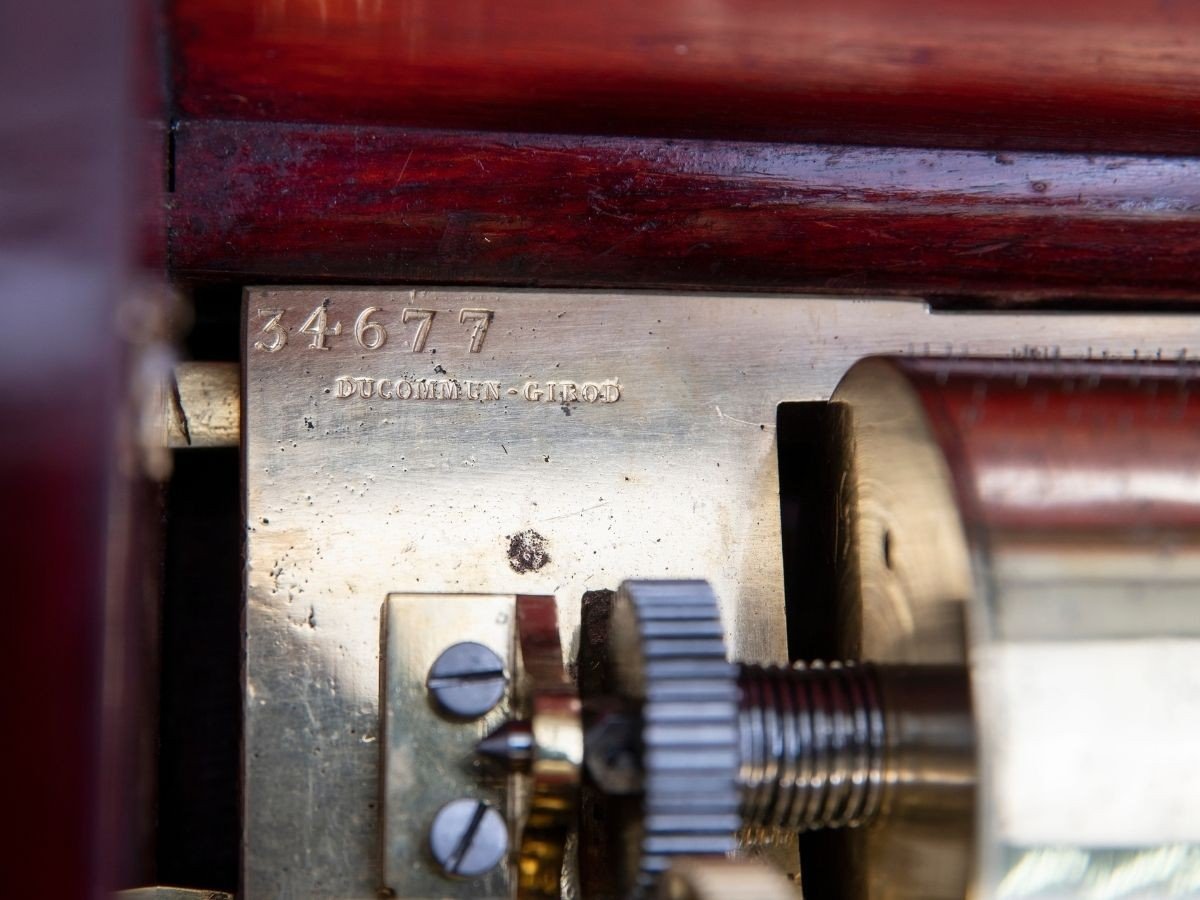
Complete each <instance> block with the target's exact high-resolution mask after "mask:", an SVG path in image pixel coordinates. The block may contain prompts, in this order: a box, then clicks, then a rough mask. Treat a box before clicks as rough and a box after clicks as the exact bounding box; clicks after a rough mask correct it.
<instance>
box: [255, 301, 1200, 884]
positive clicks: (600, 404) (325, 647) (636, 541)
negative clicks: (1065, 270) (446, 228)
mask: <svg viewBox="0 0 1200 900" xmlns="http://www.w3.org/2000/svg"><path fill="white" fill-rule="evenodd" d="M1198 346H1200V319H1198V318H1196V317H1192V316H1167V315H1161V316H1137V317H1129V316H1119V315H1048V314H1047V315H1019V314H990V313H989V314H979V315H972V314H954V315H939V314H931V313H930V312H929V311H928V310H927V308H926V307H925V306H923V305H922V304H919V303H912V302H900V301H891V302H884V301H869V300H834V299H822V298H803V297H771V296H748V297H736V298H735V297H726V296H703V295H693V296H687V297H680V296H678V295H676V296H669V295H664V294H626V295H621V294H611V293H607V294H601V293H565V292H557V293H556V292H542V291H501V292H496V291H473V290H472V291H463V290H420V291H409V290H396V289H389V290H377V289H337V290H322V289H316V288H295V289H291V288H264V289H254V290H251V291H249V292H248V294H247V328H246V346H245V356H246V385H245V391H246V393H245V401H246V406H245V421H246V433H245V435H244V447H245V454H246V490H247V500H246V512H247V528H248V535H247V576H246V577H247V585H246V587H247V614H246V664H245V673H246V705H245V710H246V712H245V716H246V719H245V757H244V768H245V771H244V798H245V815H244V823H245V824H244V828H245V835H244V843H243V846H244V858H243V873H244V886H245V895H246V897H247V898H248V900H258V898H265V897H272V898H273V897H281V896H317V897H332V896H337V897H340V898H352V897H353V898H370V897H374V896H375V895H376V892H377V891H378V889H379V888H380V886H381V883H382V876H381V874H380V873H381V871H382V868H383V861H382V860H381V859H380V856H379V853H380V851H379V848H380V847H381V846H382V841H381V840H380V838H381V835H380V828H381V824H380V821H381V817H380V812H379V810H378V808H377V804H378V796H379V788H380V780H379V774H378V773H379V765H380V755H379V752H378V746H377V743H376V738H377V736H378V735H379V714H380V697H379V675H378V671H379V669H378V666H379V643H378V641H379V628H380V609H381V606H382V604H383V601H384V598H385V596H386V595H387V594H388V593H389V592H390V591H396V590H406V591H433V592H443V593H458V592H469V593H483V594H496V593H500V594H513V593H516V592H522V593H547V594H548V593H554V594H556V595H557V596H558V597H559V603H560V606H559V622H560V628H561V633H562V636H563V646H564V648H566V649H567V652H568V656H572V657H573V656H574V650H573V648H574V647H575V646H576V642H577V636H576V629H577V627H578V622H579V602H580V598H581V596H582V595H583V593H584V591H585V590H589V589H601V588H609V589H613V588H615V587H616V586H617V584H618V583H619V582H620V581H621V580H622V579H624V578H626V577H630V576H633V575H636V576H638V577H649V578H653V577H659V578H673V577H680V576H681V575H682V576H686V575H694V574H698V573H702V574H703V575H704V577H706V578H708V579H710V581H711V582H712V583H713V587H714V588H715V590H716V593H717V595H718V596H719V597H720V598H721V602H722V615H723V618H724V621H725V623H726V627H727V629H728V644H729V646H730V651H731V654H732V655H734V656H735V657H736V658H739V659H743V660H746V661H748V662H756V663H774V662H783V661H786V657H787V654H786V646H785V635H786V629H785V627H784V609H783V603H782V598H783V584H782V582H783V579H782V565H781V561H780V552H779V548H780V521H779V505H778V490H779V481H778V462H777V459H776V449H775V435H774V426H775V413H776V406H777V405H778V404H779V403H780V402H783V401H796V400H825V399H828V398H829V396H830V393H831V392H832V390H833V388H834V385H835V384H836V383H837V381H838V379H839V378H840V377H841V376H842V374H843V373H844V372H845V371H846V369H847V368H848V367H849V366H850V365H851V363H853V362H854V361H855V360H856V359H858V358H859V357H861V356H864V355H869V354H874V353H881V352H901V353H903V352H932V353H956V354H989V355H1006V356H1007V355H1044V356H1055V355H1061V356H1079V357H1083V356H1086V355H1088V354H1089V353H1093V354H1096V355H1099V354H1100V353H1108V354H1111V355H1116V356H1119V355H1132V354H1133V353H1135V352H1136V353H1138V354H1140V355H1142V356H1148V357H1153V356H1155V355H1156V354H1161V355H1164V356H1168V357H1176V356H1178V355H1180V354H1185V355H1187V354H1190V353H1192V352H1193V349H1194V348H1196V347H1198ZM414 351H416V352H414ZM430 627H431V628H434V632H433V633H434V635H436V637H437V638H438V640H439V642H440V644H439V646H437V647H436V648H433V649H432V650H431V652H433V653H434V654H436V652H440V650H441V649H443V648H444V647H445V646H446V645H447V644H448V643H451V642H453V641H455V640H460V639H463V637H464V635H461V634H457V633H455V632H454V630H453V629H449V630H447V626H444V625H443V626H434V625H431V626H430ZM430 662H432V657H430V658H428V659H426V660H425V661H424V668H423V669H422V670H421V672H420V675H419V678H418V679H417V681H418V682H419V683H423V679H424V677H425V674H426V672H427V670H428V665H429V663H430ZM421 690H422V691H423V684H421ZM396 714H397V715H398V716H400V718H399V719H398V720H397V722H396V724H398V725H400V724H402V725H404V726H405V727H409V725H410V724H412V723H415V722H417V721H418V720H419V719H420V718H421V717H422V716H424V715H426V714H430V715H432V714H431V713H429V710H428V707H427V706H426V705H424V699H423V698H422V699H421V701H420V702H418V703H414V704H411V710H406V708H403V707H397V710H396ZM410 715H411V716H412V717H414V718H413V719H412V720H411V723H410V720H409V718H408V716H410ZM482 721H484V722H487V721H488V720H487V719H486V718H485V720H482ZM495 724H497V721H492V722H491V725H493V726H494V725H495ZM459 727H461V726H459ZM481 736H482V734H481V733H476V734H475V735H474V740H477V739H478V738H479V737H481ZM473 742H474V741H473V740H472V743H473ZM408 790H409V791H410V792H411V793H407V794H406V793H405V792H404V790H403V789H399V788H398V789H397V791H398V793H397V796H403V797H405V798H406V802H415V801H416V799H417V798H419V792H420V790H421V785H420V784H415V785H410V786H409V788H408ZM416 833H417V834H418V835H419V836H423V835H424V833H425V828H424V826H422V827H421V828H418V829H416ZM415 895H416V896H422V895H421V894H415ZM424 896H429V894H426V895H424ZM435 896H440V895H435ZM472 896H478V894H475V895H472Z"/></svg>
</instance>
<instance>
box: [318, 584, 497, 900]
mask: <svg viewBox="0 0 1200 900" xmlns="http://www.w3.org/2000/svg"><path fill="white" fill-rule="evenodd" d="M514 601H515V598H514V597H512V596H511V595H510V596H473V595H439V594H392V595H390V596H389V597H388V598H387V605H386V612H385V617H384V636H383V648H384V680H383V697H382V703H383V711H384V716H383V735H382V747H381V746H379V745H378V744H376V743H375V734H376V733H375V732H364V733H363V735H362V738H360V740H362V739H363V738H366V739H367V746H369V747H370V749H371V751H372V754H373V755H374V757H375V760H374V761H375V765H376V766H379V767H381V770H382V772H383V810H382V813H383V816H382V821H383V860H382V871H381V872H378V873H377V874H376V875H375V879H376V892H377V893H378V888H379V887H380V886H382V887H386V888H387V889H388V890H390V891H392V892H394V893H395V894H396V896H399V897H471V898H496V900H499V898H507V897H508V896H509V890H510V888H509V872H508V868H507V867H506V866H500V867H497V868H492V867H490V866H488V867H485V868H484V870H483V873H482V874H478V875H472V876H471V877H465V876H466V875H467V874H468V873H472V872H475V871H476V867H477V864H478V863H479V860H480V854H475V855H473V856H471V858H470V859H469V860H467V861H465V863H464V860H462V859H459V860H458V864H463V865H466V868H465V869H463V871H462V872H459V873H457V874H460V875H464V877H463V878H461V879H457V880H450V879H447V878H446V877H445V875H444V873H443V868H444V867H445V866H446V864H447V863H446V859H449V858H450V857H452V856H453V855H454V853H455V850H456V847H457V845H455V846H453V847H449V848H448V849H446V850H445V854H444V855H445V857H446V859H439V858H435V857H437V854H436V853H434V854H433V855H432V856H431V854H430V848H431V844H430V840H431V835H432V828H433V823H434V820H435V817H436V816H437V815H438V813H439V810H442V809H443V808H444V807H445V806H446V804H448V803H451V802H454V801H458V800H460V799H464V798H465V799H469V800H470V801H472V803H475V804H477V803H486V804H489V805H490V807H492V808H494V809H496V810H499V811H500V813H501V814H503V815H504V817H505V818H506V819H507V818H509V817H510V815H509V814H510V812H511V811H512V809H513V808H514V807H513V805H512V800H511V798H510V795H509V791H508V790H507V785H506V781H505V779H504V778H502V777H501V778H489V777H488V773H487V772H485V771H483V768H482V766H481V765H479V764H478V763H477V762H476V760H475V743H476V742H477V741H478V740H479V739H480V737H482V736H483V735H484V734H486V733H487V732H488V731H489V730H490V729H491V728H494V727H495V726H496V725H497V724H498V723H499V722H501V721H503V720H504V719H505V718H506V717H507V716H508V715H509V711H510V705H509V703H510V697H509V696H508V695H507V694H506V695H505V696H504V697H503V698H502V699H501V700H500V702H499V703H498V704H496V705H495V706H494V708H492V710H491V711H490V712H489V713H488V714H487V715H485V716H482V717H479V718H476V719H473V720H467V721H464V720H462V719H453V718H447V717H446V716H444V715H442V714H441V713H440V712H438V711H437V710H436V709H435V707H434V704H432V703H431V702H430V701H429V698H427V697H426V693H425V691H426V688H425V680H426V674H427V673H428V671H429V669H430V666H431V665H432V663H433V662H434V661H435V660H436V659H438V658H439V657H440V656H441V655H442V653H443V652H444V651H445V649H446V646H447V644H455V643H461V642H468V641H469V642H474V643H477V644H480V645H482V646H484V647H486V648H487V649H488V650H490V651H491V652H492V653H494V654H495V655H496V657H497V658H499V659H500V660H501V662H502V663H503V665H504V666H505V667H506V668H508V669H510V670H511V667H512V647H513V613H514V609H513V604H514ZM317 627H318V628H320V619H318V620H317ZM331 724H332V723H331ZM472 808H474V807H472ZM467 820H468V822H469V821H470V820H471V817H470V816H468V817H467ZM460 824H462V823H460ZM453 827H454V823H453V822H450V823H445V822H444V823H443V828H442V830H441V832H440V833H442V834H445V833H446V832H447V831H450V830H453ZM463 827H464V828H465V824H464V825H463ZM488 827H489V828H492V829H494V825H489V826H488ZM349 840H350V839H349V838H347V842H348V843H347V847H350V846H352V845H350V844H349ZM493 845H494V841H491V842H489V844H488V846H493ZM464 852H465V851H464ZM484 855H486V854H484ZM368 875H369V873H368ZM313 893H315V892H310V891H297V895H298V896H312V895H313ZM318 896H320V894H318Z"/></svg>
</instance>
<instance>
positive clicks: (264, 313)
mask: <svg viewBox="0 0 1200 900" xmlns="http://www.w3.org/2000/svg"><path fill="white" fill-rule="evenodd" d="M381 310H382V307H380V306H368V307H367V308H366V309H364V310H363V311H362V312H360V313H359V314H358V317H357V318H356V319H355V320H354V341H355V343H357V344H358V346H359V347H361V348H362V349H363V350H378V349H379V348H380V347H382V346H383V345H384V344H386V343H387V339H388V330H387V326H386V325H385V324H384V323H383V322H379V321H371V317H372V316H373V315H375V313H377V312H380V311H381ZM286 312H287V310H284V309H260V310H259V311H258V318H259V319H265V320H266V322H265V323H264V324H263V326H262V332H261V336H260V337H259V339H258V340H257V341H255V342H254V349H255V350H262V351H265V352H267V353H277V352H278V351H280V350H282V349H283V348H284V347H286V346H287V342H288V328H287V326H286V325H284V324H283V316H284V313H286ZM494 315H495V312H494V311H493V310H490V309H460V310H459V311H458V323H459V324H460V325H469V326H470V342H471V343H470V352H471V353H478V352H479V351H480V350H481V349H482V348H483V339H484V338H485V337H487V332H488V326H489V325H491V324H492V317H493V316H494ZM436 316H437V310H433V309H417V308H416V307H412V306H406V307H404V309H402V310H401V311H400V324H401V325H415V326H416V328H415V331H414V332H413V335H412V341H411V344H410V346H411V348H412V352H413V353H420V352H421V351H422V350H424V349H425V341H426V339H427V338H428V337H429V330H430V329H431V328H432V327H433V320H434V318H435V317H436ZM395 326H396V323H392V327H393V328H395ZM341 333H342V323H341V322H334V323H333V324H332V325H330V324H329V301H328V300H325V301H322V302H321V303H320V304H318V305H317V308H316V309H314V310H313V311H312V312H311V313H310V314H309V316H308V318H307V319H305V320H304V324H302V325H301V326H300V327H299V328H297V329H296V334H303V335H309V336H311V340H310V341H309V342H308V349H310V350H330V349H332V348H331V347H330V346H329V344H328V342H327V340H328V338H330V337H337V336H338V335H340V334H341Z"/></svg>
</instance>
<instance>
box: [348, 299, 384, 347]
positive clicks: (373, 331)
mask: <svg viewBox="0 0 1200 900" xmlns="http://www.w3.org/2000/svg"><path fill="white" fill-rule="evenodd" d="M376 312H379V307H378V306H368V307H367V308H366V309H364V310H363V311H362V312H360V313H359V314H358V318H357V319H355V320H354V339H355V340H356V341H358V346H360V347H362V348H363V349H364V350H378V349H379V348H380V347H382V346H383V345H384V342H385V341H387V329H386V328H384V327H383V326H382V325H380V324H379V323H378V322H371V321H369V319H370V318H371V313H376Z"/></svg>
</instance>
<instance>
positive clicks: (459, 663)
mask: <svg viewBox="0 0 1200 900" xmlns="http://www.w3.org/2000/svg"><path fill="white" fill-rule="evenodd" d="M425 687H426V689H427V690H428V691H429V696H430V697H431V698H433V701H434V703H435V704H437V706H438V707H439V708H440V709H441V710H442V712H445V713H449V714H450V715H452V716H456V717H457V718H460V719H478V718H479V717H480V716H482V715H484V714H485V713H487V712H488V711H490V710H491V709H492V708H493V707H495V705H496V704H497V703H499V702H500V698H501V697H503V696H504V691H505V689H506V688H507V687H508V676H507V675H506V674H505V673H504V661H503V660H502V659H500V657H499V656H497V655H496V653H495V652H494V651H492V650H491V649H489V648H487V647H485V646H484V645H483V644H477V643H475V642H474V641H462V642H460V643H457V644H453V645H451V646H450V647H447V648H446V649H445V650H444V651H442V655H441V656H439V657H438V658H437V659H436V660H434V663H433V665H432V666H430V667H429V676H428V677H427V678H426V679H425Z"/></svg>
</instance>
